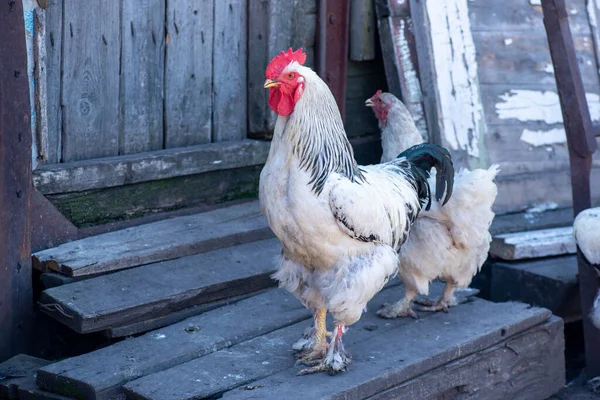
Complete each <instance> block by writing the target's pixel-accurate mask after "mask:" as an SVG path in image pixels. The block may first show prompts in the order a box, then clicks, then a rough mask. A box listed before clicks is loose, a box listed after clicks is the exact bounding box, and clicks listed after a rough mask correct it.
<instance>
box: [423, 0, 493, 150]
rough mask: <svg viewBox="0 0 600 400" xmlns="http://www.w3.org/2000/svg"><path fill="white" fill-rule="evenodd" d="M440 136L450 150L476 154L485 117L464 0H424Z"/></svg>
mask: <svg viewBox="0 0 600 400" xmlns="http://www.w3.org/2000/svg"><path fill="white" fill-rule="evenodd" d="M427 14H428V17H429V21H430V26H431V37H432V47H433V60H434V68H435V74H436V78H437V82H436V83H437V92H438V93H437V95H438V98H439V107H440V117H441V121H442V129H441V133H442V137H443V139H444V141H445V143H446V144H447V145H448V146H449V147H450V148H452V149H454V150H465V151H466V152H467V154H469V155H470V156H472V157H479V156H480V154H479V150H480V149H479V138H480V137H484V135H485V129H486V128H485V119H484V115H483V107H482V104H481V95H480V93H479V83H478V79H477V60H476V58H475V45H474V43H473V37H472V35H471V27H470V23H469V10H468V6H467V1H466V0H445V1H443V2H442V1H439V0H428V1H427Z"/></svg>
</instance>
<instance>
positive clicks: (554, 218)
mask: <svg viewBox="0 0 600 400" xmlns="http://www.w3.org/2000/svg"><path fill="white" fill-rule="evenodd" d="M572 224H573V209H572V208H558V205H556V204H551V203H546V204H545V205H544V206H543V207H538V208H536V209H530V210H527V211H524V212H520V213H512V214H506V215H496V217H495V218H494V221H493V222H492V226H491V227H490V233H491V234H492V236H496V235H501V234H503V233H514V232H524V231H532V230H539V229H550V228H562V227H565V226H569V225H572Z"/></svg>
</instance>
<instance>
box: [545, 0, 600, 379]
mask: <svg viewBox="0 0 600 400" xmlns="http://www.w3.org/2000/svg"><path fill="white" fill-rule="evenodd" d="M542 9H543V13H544V26H545V27H546V34H547V36H548V44H549V46H550V55H551V56H552V63H553V64H554V76H555V79H556V86H557V88H558V96H559V98H560V105H561V108H562V114H563V121H564V125H565V131H566V133H567V144H568V147H569V161H570V164H571V189H572V196H573V211H574V214H575V216H577V214H579V213H580V212H581V211H583V210H585V209H586V208H589V207H591V193H590V173H591V165H592V154H593V153H594V152H595V151H596V147H597V144H596V140H595V138H594V132H593V127H592V121H591V118H590V111H589V109H588V104H587V100H586V98H585V92H584V89H583V82H582V81H581V73H580V71H579V66H578V63H577V57H576V54H575V48H574V45H573V37H572V35H571V28H570V27H569V19H568V17H569V14H568V12H567V9H566V5H565V1H564V0H544V1H543V2H542ZM577 259H578V271H579V291H580V296H581V312H582V318H583V331H584V340H585V354H586V373H587V374H588V376H590V377H593V376H598V375H600V358H599V357H598V354H600V330H599V329H598V328H596V327H595V326H594V325H593V324H592V322H591V320H590V318H589V314H590V311H591V309H592V304H593V301H594V297H595V295H596V293H597V291H598V282H597V279H596V271H595V269H594V268H593V267H592V266H591V265H590V264H589V263H588V262H586V260H585V259H584V257H583V255H582V254H581V251H579V250H578V251H577Z"/></svg>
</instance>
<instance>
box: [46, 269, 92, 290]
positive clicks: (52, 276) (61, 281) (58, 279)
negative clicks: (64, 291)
mask: <svg viewBox="0 0 600 400" xmlns="http://www.w3.org/2000/svg"><path fill="white" fill-rule="evenodd" d="M89 278H90V277H86V276H82V277H79V278H72V277H70V276H65V275H62V274H59V273H57V272H44V273H43V274H42V275H40V282H42V286H43V288H44V289H51V288H53V287H57V286H62V285H68V284H70V283H74V282H78V281H80V280H82V279H89Z"/></svg>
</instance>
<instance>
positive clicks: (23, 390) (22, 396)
mask: <svg viewBox="0 0 600 400" xmlns="http://www.w3.org/2000/svg"><path fill="white" fill-rule="evenodd" d="M19 400H73V398H72V397H65V396H61V395H59V394H54V393H51V392H47V391H45V390H42V389H40V388H39V387H37V385H36V384H35V378H28V379H27V380H26V381H25V382H24V383H23V384H22V385H20V386H19Z"/></svg>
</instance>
